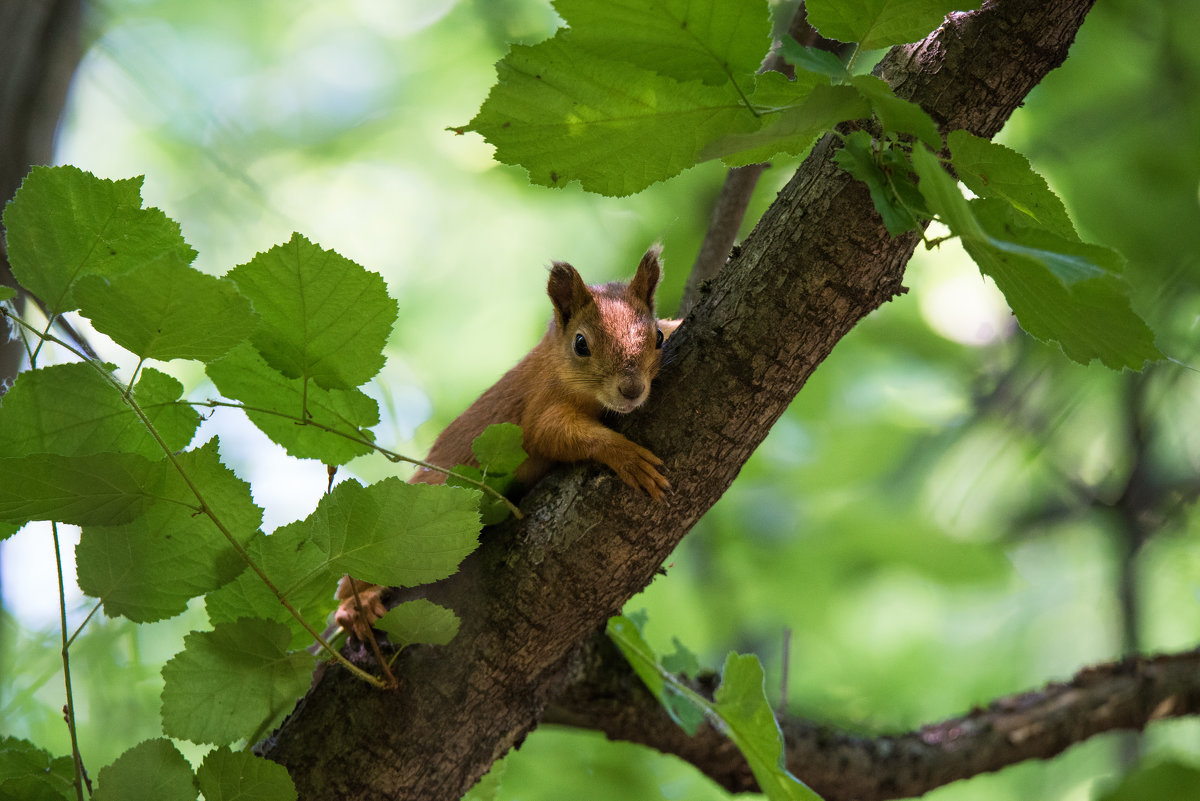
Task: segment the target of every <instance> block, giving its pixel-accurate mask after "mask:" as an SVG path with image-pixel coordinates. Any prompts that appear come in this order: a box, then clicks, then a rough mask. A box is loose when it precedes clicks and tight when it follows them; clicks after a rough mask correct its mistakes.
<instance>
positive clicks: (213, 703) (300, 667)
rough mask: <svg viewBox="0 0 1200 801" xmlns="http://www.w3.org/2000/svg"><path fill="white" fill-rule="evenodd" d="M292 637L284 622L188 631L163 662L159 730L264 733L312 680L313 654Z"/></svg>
mask: <svg viewBox="0 0 1200 801" xmlns="http://www.w3.org/2000/svg"><path fill="white" fill-rule="evenodd" d="M290 641H291V634H290V633H289V632H288V630H287V628H285V627H284V626H281V625H279V624H278V623H274V622H271V621H269V620H252V619H243V620H239V621H237V622H234V623H218V624H217V625H216V626H215V627H214V628H213V630H212V631H205V632H192V633H191V634H189V635H187V637H185V638H184V640H183V645H184V647H183V650H182V651H180V652H179V653H178V654H176V655H175V656H173V657H172V658H171V660H170V661H169V662H167V664H166V665H164V666H163V670H162V674H163V692H162V719H163V731H164V732H165V733H166V734H168V735H169V736H171V737H178V738H181V739H185V740H191V741H192V742H195V743H217V744H221V743H230V742H234V741H236V740H239V739H244V738H249V737H251V736H254V735H255V734H258V735H260V736H261V734H263V733H265V732H266V731H269V730H270V727H271V726H273V725H274V724H275V723H277V722H278V721H279V720H281V719H282V718H283V716H284V715H286V714H287V713H288V712H291V711H292V707H294V706H295V704H296V700H297V699H298V698H299V697H300V696H301V695H303V694H304V692H305V690H307V689H308V685H309V682H310V680H311V678H312V670H313V657H312V656H311V655H310V654H308V653H306V652H304V651H292V652H289V650H288V644H289V642H290Z"/></svg>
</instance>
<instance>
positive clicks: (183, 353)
mask: <svg viewBox="0 0 1200 801" xmlns="http://www.w3.org/2000/svg"><path fill="white" fill-rule="evenodd" d="M75 299H76V301H77V302H78V303H79V306H80V313H81V314H83V315H84V316H85V317H89V318H91V321H92V325H94V326H95V327H96V330H97V331H100V332H101V333H103V334H108V336H110V337H112V339H113V341H114V342H116V343H117V344H118V345H120V346H121V347H123V348H125V349H126V350H129V351H132V352H133V353H136V354H137V355H138V356H141V357H142V358H146V359H160V360H162V361H170V360H171V359H199V360H200V361H204V362H207V361H211V360H213V359H215V358H217V357H219V356H221V355H222V354H224V353H226V352H227V351H228V350H229V349H230V348H232V347H233V346H234V345H236V344H238V343H239V342H241V341H243V340H245V339H246V338H247V337H249V336H250V334H251V332H253V331H254V329H255V326H256V325H257V322H258V321H257V318H256V316H255V314H254V311H253V309H251V307H250V301H248V300H246V299H245V298H244V297H242V296H241V295H239V294H238V292H237V290H236V289H235V288H234V287H233V285H232V284H231V283H229V282H228V281H226V280H224V279H221V278H216V277H214V276H211V275H206V274H204V273H202V272H200V271H199V270H196V269H195V268H193V267H189V266H188V265H187V264H184V263H183V262H178V261H166V260H160V261H157V262H152V263H150V264H147V265H145V266H143V267H138V268H137V269H134V270H130V271H129V272H125V273H121V274H120V275H114V276H99V275H87V276H83V277H81V278H80V279H79V280H78V281H77V282H76V284H75Z"/></svg>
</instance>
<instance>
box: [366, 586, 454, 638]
mask: <svg viewBox="0 0 1200 801" xmlns="http://www.w3.org/2000/svg"><path fill="white" fill-rule="evenodd" d="M458 624H459V620H458V615H456V614H454V612H452V611H450V610H449V609H447V608H446V607H444V606H438V605H437V604H435V603H433V602H432V601H427V600H425V599H424V598H418V599H416V600H414V601H405V602H404V603H402V604H399V605H397V606H395V607H393V608H392V609H389V610H388V612H387V614H385V615H384V616H383V617H381V618H379V620H378V622H376V623H375V628H377V629H380V630H382V631H385V632H387V635H388V637H389V638H390V639H391V641H392V643H393V644H395V645H397V646H399V647H401V648H403V647H405V646H407V645H417V644H419V643H424V644H427V645H445V644H446V643H448V642H450V641H451V640H453V639H454V635H455V634H458Z"/></svg>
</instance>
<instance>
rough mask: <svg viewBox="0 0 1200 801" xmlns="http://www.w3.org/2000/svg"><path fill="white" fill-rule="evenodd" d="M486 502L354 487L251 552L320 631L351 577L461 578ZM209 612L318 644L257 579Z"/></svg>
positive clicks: (406, 581) (214, 601)
mask: <svg viewBox="0 0 1200 801" xmlns="http://www.w3.org/2000/svg"><path fill="white" fill-rule="evenodd" d="M478 498H479V493H478V492H476V491H474V490H464V489H456V488H453V487H447V486H436V485H428V484H405V483H404V482H402V481H400V480H399V479H396V478H389V479H385V480H384V481H382V482H380V483H378V484H372V485H371V486H369V487H363V486H362V485H360V484H358V483H357V482H354V481H344V482H342V483H341V484H339V485H337V486H336V487H334V489H333V491H332V492H331V493H329V494H327V495H325V496H324V497H322V498H321V502H320V503H319V504H318V505H317V508H316V510H315V511H313V513H312V514H311V515H309V516H308V517H307V518H306V519H305V520H302V521H298V522H296V523H291V524H289V525H287V526H284V527H282V528H279V529H277V530H276V531H275V532H274V533H272V534H271V535H270V536H266V537H257V538H255V539H254V540H253V541H252V542H251V543H250V545H249V547H248V549H247V550H248V552H249V553H250V556H251V558H252V559H254V561H255V563H256V564H258V565H259V566H260V567H261V568H262V570H263V572H264V573H265V574H266V575H267V577H268V578H269V579H270V580H271V583H272V584H273V585H274V586H275V587H276V588H277V589H278V590H279V591H280V592H282V593H283V594H284V595H286V596H287V598H288V600H289V602H290V603H291V604H292V606H293V607H294V608H296V609H297V610H298V611H299V612H300V613H301V614H302V615H303V616H304V617H305V619H306V620H308V621H309V622H310V623H311V624H312V625H313V627H314V628H320V627H322V626H323V625H324V618H325V616H326V615H327V614H328V613H329V612H330V611H331V610H332V608H333V606H334V601H333V588H334V586H335V584H336V583H337V581H338V579H339V578H340V577H341V576H342V575H343V574H344V573H349V574H351V575H353V576H354V577H355V578H358V579H361V580H363V581H367V582H370V583H373V584H382V585H385V586H393V585H395V586H415V585H417V584H423V583H427V582H430V581H436V580H438V579H441V578H445V577H446V576H449V575H451V574H453V573H454V572H455V571H456V570H457V569H458V564H459V562H461V561H462V560H463V558H464V557H465V556H466V555H467V554H469V553H470V552H471V551H473V550H474V549H475V547H476V546H477V544H478V536H479V514H478V512H477V511H476V504H477V503H478ZM205 603H206V606H207V609H208V615H209V619H210V620H212V621H213V623H219V622H225V621H234V620H237V619H238V618H242V617H260V618H265V619H268V620H273V621H276V622H278V623H281V624H283V625H285V626H287V627H289V629H290V630H291V632H292V637H293V639H292V644H293V647H302V646H303V645H304V644H306V643H307V642H308V641H310V640H311V636H312V635H310V634H309V633H308V632H307V631H305V629H304V628H303V626H301V625H300V624H299V623H298V622H297V621H296V620H295V619H294V618H292V616H291V615H290V614H288V613H287V611H286V610H285V609H284V608H283V607H282V605H281V604H280V603H279V601H278V599H277V598H276V597H275V595H274V594H273V593H272V592H271V591H270V590H269V589H267V587H266V585H265V584H263V582H262V580H261V579H260V578H259V577H258V576H256V575H254V574H253V573H250V572H249V571H247V572H245V573H242V575H240V576H238V578H237V579H235V580H234V581H233V582H231V583H230V584H229V585H228V586H226V587H223V588H221V589H220V590H217V591H216V592H213V593H210V594H209V595H208V597H207V598H206V599H205Z"/></svg>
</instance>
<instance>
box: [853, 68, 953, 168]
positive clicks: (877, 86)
mask: <svg viewBox="0 0 1200 801" xmlns="http://www.w3.org/2000/svg"><path fill="white" fill-rule="evenodd" d="M850 85H851V86H853V87H854V88H855V89H857V90H858V91H859V93H860V94H862V96H863V97H864V98H865V99H866V100H867V102H868V103H870V104H871V111H873V112H875V115H876V116H878V117H879V121H880V122H881V123H882V124H883V129H884V131H885V132H887V133H891V134H909V135H911V136H915V137H916V138H918V139H920V140H921V141H922V142H924V143H925V144H927V145H929V146H930V147H931V148H933V149H935V150H937V149H940V148H941V146H942V136H941V134H940V133H939V132H938V127H937V123H936V122H934V121H933V117H930V116H929V114H928V113H927V112H926V111H925V109H923V108H921V107H920V106H918V105H917V104H916V103H913V102H911V101H908V100H904V99H903V98H899V97H896V95H895V93H893V92H892V88H891V87H890V86H888V85H887V83H886V82H884V81H882V80H880V79H879V78H876V77H875V76H874V75H856V76H854V77H853V78H851V79H850Z"/></svg>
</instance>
